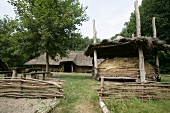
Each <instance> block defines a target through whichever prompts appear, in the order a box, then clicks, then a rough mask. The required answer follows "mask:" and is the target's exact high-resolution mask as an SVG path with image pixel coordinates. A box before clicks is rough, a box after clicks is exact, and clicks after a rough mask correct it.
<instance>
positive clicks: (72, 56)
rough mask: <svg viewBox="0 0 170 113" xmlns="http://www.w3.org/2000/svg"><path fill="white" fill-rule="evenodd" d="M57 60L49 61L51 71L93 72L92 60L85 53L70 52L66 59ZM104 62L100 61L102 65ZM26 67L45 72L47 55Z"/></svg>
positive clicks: (31, 61) (32, 61)
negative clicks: (30, 66)
mask: <svg viewBox="0 0 170 113" xmlns="http://www.w3.org/2000/svg"><path fill="white" fill-rule="evenodd" d="M55 59H56V60H53V59H51V58H50V59H49V65H50V70H51V71H60V72H63V71H64V68H65V69H66V68H67V69H68V68H72V67H73V70H72V69H68V70H69V71H77V72H87V71H88V72H90V71H91V70H92V66H93V65H92V58H91V57H87V56H85V55H84V52H83V51H70V52H69V53H68V54H67V56H66V57H62V58H60V57H59V56H57V57H55ZM101 61H103V60H98V63H100V62H101ZM25 65H32V66H34V68H39V69H42V70H45V65H46V59H45V54H43V55H41V56H39V57H37V58H35V59H32V60H30V61H28V62H26V63H25ZM66 65H67V66H66Z"/></svg>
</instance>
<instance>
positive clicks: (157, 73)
mask: <svg viewBox="0 0 170 113" xmlns="http://www.w3.org/2000/svg"><path fill="white" fill-rule="evenodd" d="M152 28H153V38H157V36H156V35H157V33H156V24H155V17H153V18H152ZM155 61H156V63H155V65H156V79H157V81H160V70H159V55H158V51H155Z"/></svg>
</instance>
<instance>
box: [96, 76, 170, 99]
mask: <svg viewBox="0 0 170 113" xmlns="http://www.w3.org/2000/svg"><path fill="white" fill-rule="evenodd" d="M100 85H101V86H100V88H96V89H97V90H98V94H99V96H100V97H101V99H109V98H110V97H113V98H117V99H120V98H140V99H143V100H158V99H170V95H169V93H170V83H169V82H147V83H140V82H124V83H123V82H104V78H102V79H101V84H100Z"/></svg>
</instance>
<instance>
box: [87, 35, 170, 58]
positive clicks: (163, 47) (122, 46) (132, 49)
mask: <svg viewBox="0 0 170 113" xmlns="http://www.w3.org/2000/svg"><path fill="white" fill-rule="evenodd" d="M139 43H140V44H141V45H142V49H143V52H144V55H148V54H149V55H151V54H154V53H155V51H170V45H168V44H166V42H165V41H162V40H159V39H157V38H152V37H140V38H136V37H135V38H120V39H119V40H112V41H109V40H103V41H102V42H101V43H99V44H91V45H89V46H88V48H87V49H86V51H85V55H86V56H91V57H93V51H94V50H96V51H97V57H98V58H104V59H105V58H113V57H138V44H139Z"/></svg>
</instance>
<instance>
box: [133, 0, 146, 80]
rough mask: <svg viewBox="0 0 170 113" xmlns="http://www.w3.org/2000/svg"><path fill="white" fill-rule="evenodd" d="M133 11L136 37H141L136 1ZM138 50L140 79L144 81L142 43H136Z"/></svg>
mask: <svg viewBox="0 0 170 113" xmlns="http://www.w3.org/2000/svg"><path fill="white" fill-rule="evenodd" d="M135 12H136V30H137V37H138V38H140V37H141V24H140V13H139V8H138V1H137V0H136V1H135ZM138 51H139V69H140V81H141V82H142V83H143V82H146V80H145V78H146V72H145V64H144V55H143V50H142V44H141V43H139V44H138Z"/></svg>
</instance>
